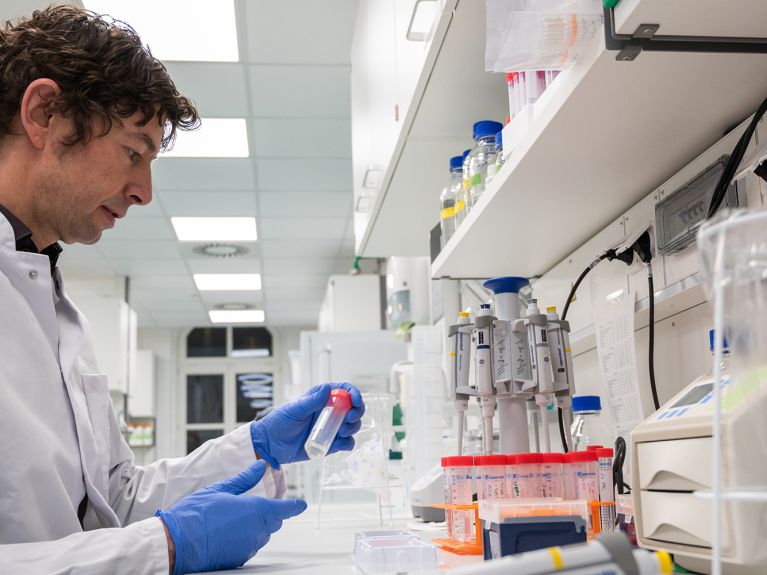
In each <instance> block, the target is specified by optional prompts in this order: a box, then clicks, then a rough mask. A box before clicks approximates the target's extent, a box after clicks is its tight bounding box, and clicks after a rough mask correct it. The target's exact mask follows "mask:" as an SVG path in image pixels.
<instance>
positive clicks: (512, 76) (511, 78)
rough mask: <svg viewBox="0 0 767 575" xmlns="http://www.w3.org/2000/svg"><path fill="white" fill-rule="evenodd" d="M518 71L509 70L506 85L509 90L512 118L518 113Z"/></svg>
mask: <svg viewBox="0 0 767 575" xmlns="http://www.w3.org/2000/svg"><path fill="white" fill-rule="evenodd" d="M516 77H517V73H516V72H507V73H506V86H507V87H508V90H509V116H510V117H511V118H513V117H514V115H515V114H516V113H517V94H516V88H515V87H514V84H515V82H516Z"/></svg>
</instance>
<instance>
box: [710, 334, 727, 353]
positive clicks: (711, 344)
mask: <svg viewBox="0 0 767 575" xmlns="http://www.w3.org/2000/svg"><path fill="white" fill-rule="evenodd" d="M714 337H715V336H714V330H713V329H710V330H708V349H709V350H710V351H711V353H714ZM722 351H730V345H729V344H728V343H727V331H726V330H725V334H724V337H723V338H722Z"/></svg>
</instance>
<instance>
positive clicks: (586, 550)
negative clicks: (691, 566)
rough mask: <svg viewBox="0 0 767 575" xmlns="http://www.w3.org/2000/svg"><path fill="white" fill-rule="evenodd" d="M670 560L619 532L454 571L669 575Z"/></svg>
mask: <svg viewBox="0 0 767 575" xmlns="http://www.w3.org/2000/svg"><path fill="white" fill-rule="evenodd" d="M672 572H673V561H672V560H671V556H670V555H669V554H668V553H666V552H665V551H657V552H655V553H652V552H650V551H645V550H643V549H632V547H631V544H630V543H629V542H628V541H627V540H626V538H625V537H624V536H623V535H622V534H619V533H611V534H608V535H604V536H601V537H599V538H598V539H597V540H595V541H590V542H589V543H584V544H582V545H571V546H567V547H549V548H547V549H540V550H538V551H529V552H527V553H522V554H519V555H513V556H511V557H504V558H503V559H497V560H495V561H485V562H484V563H482V564H481V565H472V566H468V567H464V568H462V569H457V570H456V571H455V575H508V574H509V573H513V574H514V575H547V574H549V573H557V574H562V575H567V574H570V573H572V574H573V575H575V574H577V575H603V574H606V573H610V574H613V575H630V574H633V575H670V574H671V573H672Z"/></svg>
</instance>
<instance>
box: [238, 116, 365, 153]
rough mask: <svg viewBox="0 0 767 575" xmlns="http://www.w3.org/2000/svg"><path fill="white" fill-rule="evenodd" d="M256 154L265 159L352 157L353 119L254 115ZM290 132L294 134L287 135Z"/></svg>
mask: <svg viewBox="0 0 767 575" xmlns="http://www.w3.org/2000/svg"><path fill="white" fill-rule="evenodd" d="M250 129H251V131H252V133H253V137H252V139H251V140H252V141H253V151H252V153H251V155H252V156H257V157H262V158H350V157H351V155H352V136H351V119H350V118H301V119H294V118H254V119H253V120H252V121H251V122H250ZM285 134H289V135H290V137H287V138H286V137H285Z"/></svg>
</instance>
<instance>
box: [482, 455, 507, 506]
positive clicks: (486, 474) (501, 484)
mask: <svg viewBox="0 0 767 575" xmlns="http://www.w3.org/2000/svg"><path fill="white" fill-rule="evenodd" d="M507 459H508V458H507V457H506V456H505V455H478V456H476V457H474V473H475V474H476V477H477V501H498V500H500V499H504V498H505V497H506V461H507Z"/></svg>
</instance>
